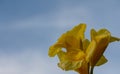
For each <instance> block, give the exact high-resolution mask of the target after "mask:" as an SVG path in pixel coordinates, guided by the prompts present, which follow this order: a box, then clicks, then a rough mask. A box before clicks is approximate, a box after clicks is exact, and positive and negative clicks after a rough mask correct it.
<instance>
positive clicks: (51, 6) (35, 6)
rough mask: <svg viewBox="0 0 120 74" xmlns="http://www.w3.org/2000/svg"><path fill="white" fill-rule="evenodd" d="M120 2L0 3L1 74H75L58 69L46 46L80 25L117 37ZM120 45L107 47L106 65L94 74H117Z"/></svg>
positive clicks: (10, 0) (5, 0)
mask: <svg viewBox="0 0 120 74" xmlns="http://www.w3.org/2000/svg"><path fill="white" fill-rule="evenodd" d="M119 19H120V1H119V0H0V34H1V35H0V73H2V74H77V73H75V72H72V71H70V72H65V71H62V70H61V69H60V68H58V67H57V62H58V59H57V57H55V58H49V57H48V55H47V53H48V49H49V46H50V45H52V44H53V43H54V42H55V41H56V40H57V38H58V37H59V36H60V35H61V34H62V33H64V32H65V31H67V30H69V29H71V28H72V27H73V26H75V25H77V24H79V23H86V24H87V31H86V36H87V38H89V31H90V29H91V28H95V29H100V28H107V29H108V30H109V31H110V32H111V33H112V35H114V36H117V37H120V29H119V28H120V22H119ZM119 49H120V42H114V43H112V44H110V45H109V47H108V48H107V50H106V52H105V55H106V57H107V58H108V60H109V61H108V63H107V64H105V65H103V66H101V67H96V68H95V74H117V73H119V72H120V71H119V68H120V66H119V65H120V64H119V62H120V59H119V58H118V57H119V56H120V54H119V52H120V50H119Z"/></svg>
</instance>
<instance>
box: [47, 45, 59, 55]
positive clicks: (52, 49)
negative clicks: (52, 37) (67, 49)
mask: <svg viewBox="0 0 120 74" xmlns="http://www.w3.org/2000/svg"><path fill="white" fill-rule="evenodd" d="M60 50H61V48H60V47H55V46H51V47H50V48H49V51H48V55H49V56H50V57H54V56H55V55H56V54H57V53H58V52H59V51H60Z"/></svg>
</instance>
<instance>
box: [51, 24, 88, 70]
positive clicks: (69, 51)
mask: <svg viewBox="0 0 120 74" xmlns="http://www.w3.org/2000/svg"><path fill="white" fill-rule="evenodd" d="M85 29H86V24H79V25H78V26H75V27H74V28H73V29H72V30H70V31H67V32H66V33H64V34H63V35H62V36H61V37H60V38H59V39H58V41H57V42H56V43H55V44H54V45H52V46H51V47H50V49H49V56H51V57H53V56H55V55H58V57H59V59H60V63H59V64H58V66H59V67H60V68H62V69H63V70H75V69H77V68H79V67H80V66H81V63H82V62H83V60H84V59H85V53H84V51H83V46H82V40H84V32H85ZM62 48H65V49H66V51H64V50H62Z"/></svg>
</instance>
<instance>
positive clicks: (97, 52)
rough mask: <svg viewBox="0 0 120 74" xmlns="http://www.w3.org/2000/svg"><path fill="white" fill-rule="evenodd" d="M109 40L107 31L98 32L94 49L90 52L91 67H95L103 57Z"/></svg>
mask: <svg viewBox="0 0 120 74" xmlns="http://www.w3.org/2000/svg"><path fill="white" fill-rule="evenodd" d="M109 40H110V32H109V31H107V30H105V29H104V30H103V29H101V30H100V31H98V35H97V36H96V37H95V41H96V48H95V49H94V50H93V52H92V55H93V56H92V57H91V65H92V66H95V64H96V63H97V62H98V60H99V59H100V57H101V56H102V55H103V52H104V51H105V49H106V48H107V46H108V44H109Z"/></svg>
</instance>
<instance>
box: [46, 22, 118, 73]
mask: <svg viewBox="0 0 120 74" xmlns="http://www.w3.org/2000/svg"><path fill="white" fill-rule="evenodd" d="M85 29H86V24H84V23H82V24H79V25H77V26H75V27H74V28H73V29H71V30H69V31H67V32H66V33H64V34H62V35H61V37H60V38H59V39H58V40H57V42H56V43H55V44H54V45H52V46H50V48H49V52H48V55H49V56H50V57H54V56H55V55H57V56H58V58H59V60H60V62H59V63H58V66H59V67H60V68H61V69H63V70H66V71H67V70H74V71H77V72H79V73H80V74H89V71H90V69H91V71H92V69H93V68H94V66H99V65H102V64H104V63H106V62H107V59H106V58H105V57H104V56H103V53H104V51H105V49H106V48H107V46H108V44H109V43H111V42H114V41H119V40H120V38H117V37H113V36H111V34H110V32H109V31H108V30H107V29H100V30H99V31H96V30H94V29H91V32H90V33H91V40H90V41H89V40H88V39H86V38H85V35H84V33H85ZM64 49H65V50H64Z"/></svg>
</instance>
